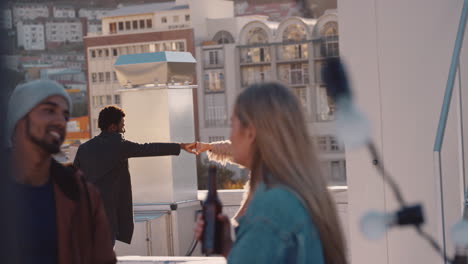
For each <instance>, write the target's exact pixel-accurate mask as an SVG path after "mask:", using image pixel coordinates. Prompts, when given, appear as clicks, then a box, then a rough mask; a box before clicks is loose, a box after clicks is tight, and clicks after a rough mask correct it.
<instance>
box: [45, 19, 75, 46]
mask: <svg viewBox="0 0 468 264" xmlns="http://www.w3.org/2000/svg"><path fill="white" fill-rule="evenodd" d="M46 37H47V41H48V42H66V41H69V42H82V41H83V27H82V24H81V21H80V20H76V21H63V22H62V21H48V22H46Z"/></svg>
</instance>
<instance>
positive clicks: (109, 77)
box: [106, 72, 111, 82]
mask: <svg viewBox="0 0 468 264" xmlns="http://www.w3.org/2000/svg"><path fill="white" fill-rule="evenodd" d="M110 81H111V75H110V72H106V82H110Z"/></svg>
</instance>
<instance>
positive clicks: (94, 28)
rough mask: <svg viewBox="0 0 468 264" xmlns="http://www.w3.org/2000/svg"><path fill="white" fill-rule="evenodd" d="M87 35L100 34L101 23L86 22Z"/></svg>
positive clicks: (98, 21) (95, 21)
mask: <svg viewBox="0 0 468 264" xmlns="http://www.w3.org/2000/svg"><path fill="white" fill-rule="evenodd" d="M87 23H88V29H87V33H96V34H97V33H100V32H102V22H101V20H98V19H93V20H88V22H87Z"/></svg>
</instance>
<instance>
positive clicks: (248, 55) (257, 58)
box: [241, 47, 270, 63]
mask: <svg viewBox="0 0 468 264" xmlns="http://www.w3.org/2000/svg"><path fill="white" fill-rule="evenodd" d="M269 61H270V49H269V47H255V48H242V49H241V62H242V63H259V62H269Z"/></svg>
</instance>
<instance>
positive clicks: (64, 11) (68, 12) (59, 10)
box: [53, 6, 76, 18]
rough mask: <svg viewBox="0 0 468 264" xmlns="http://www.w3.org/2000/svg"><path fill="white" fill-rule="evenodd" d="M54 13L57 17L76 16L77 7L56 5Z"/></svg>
mask: <svg viewBox="0 0 468 264" xmlns="http://www.w3.org/2000/svg"><path fill="white" fill-rule="evenodd" d="M53 13H54V17H57V18H75V17H76V12H75V9H74V8H72V7H70V8H64V7H56V6H54V7H53Z"/></svg>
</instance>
